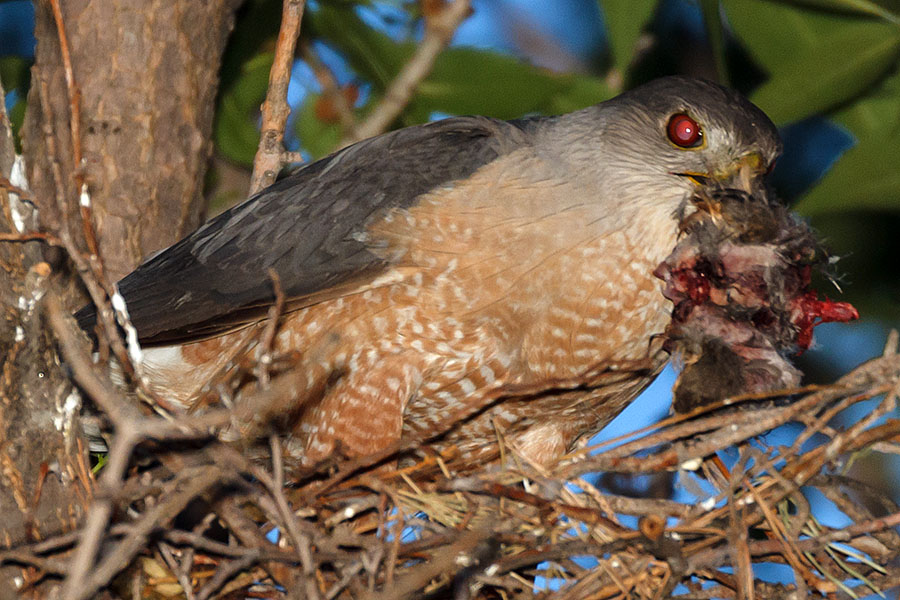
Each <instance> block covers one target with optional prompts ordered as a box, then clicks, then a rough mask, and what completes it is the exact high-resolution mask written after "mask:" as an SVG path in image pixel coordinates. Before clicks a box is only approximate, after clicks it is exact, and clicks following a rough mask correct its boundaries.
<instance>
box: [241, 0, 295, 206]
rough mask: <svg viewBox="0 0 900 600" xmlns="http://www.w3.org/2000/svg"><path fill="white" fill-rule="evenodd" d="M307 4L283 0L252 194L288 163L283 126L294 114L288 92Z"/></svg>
mask: <svg viewBox="0 0 900 600" xmlns="http://www.w3.org/2000/svg"><path fill="white" fill-rule="evenodd" d="M304 4H305V0H284V4H283V5H282V11H281V28H280V29H279V30H278V40H277V41H276V43H275V60H274V61H273V62H272V70H271V71H270V72H269V89H268V91H267V92H266V100H265V102H263V105H262V128H261V129H262V130H261V132H260V137H259V148H258V149H257V151H256V157H255V158H254V159H253V174H252V175H251V176H250V195H251V196H252V195H253V194H256V193H257V192H259V191H260V190H262V189H264V188H266V187H269V186H270V185H272V184H273V183H275V178H276V177H277V176H278V172H279V171H280V170H281V167H283V166H284V164H285V163H284V159H283V155H284V126H285V123H287V118H288V116H289V115H290V114H291V107H290V106H289V105H288V103H287V92H288V85H289V84H290V81H291V66H292V65H293V62H294V50H295V49H296V47H297V36H299V35H300V21H301V20H302V19H303V7H304Z"/></svg>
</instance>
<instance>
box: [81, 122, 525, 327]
mask: <svg viewBox="0 0 900 600" xmlns="http://www.w3.org/2000/svg"><path fill="white" fill-rule="evenodd" d="M525 137H527V136H526V135H525V133H524V132H523V129H520V128H519V127H517V126H515V125H512V124H509V123H505V122H502V121H496V120H492V119H486V118H482V117H460V118H453V119H446V120H443V121H438V122H435V123H429V124H427V125H420V126H416V127H409V128H406V129H401V130H399V131H395V132H392V133H388V134H385V135H382V136H379V137H375V138H372V139H369V140H365V141H363V142H360V143H358V144H354V145H353V146H350V147H348V148H345V149H343V150H341V151H339V152H336V153H335V154H332V155H331V156H329V157H326V158H323V159H321V160H319V161H316V162H314V163H311V164H308V165H306V166H303V167H301V168H300V169H299V170H298V171H297V172H295V173H293V174H292V175H290V176H288V177H286V178H284V179H282V180H281V181H278V182H277V183H275V184H274V185H272V186H271V187H269V188H267V189H265V190H263V191H262V192H260V193H259V194H257V195H256V196H254V197H252V198H250V199H249V200H247V201H246V202H244V203H242V204H240V205H238V206H236V207H234V208H232V209H230V210H228V211H226V212H225V213H223V214H221V215H219V216H217V217H216V218H214V219H212V220H210V221H209V222H208V223H206V224H205V225H204V226H203V227H201V228H200V229H198V230H197V231H195V232H194V233H192V234H191V235H189V236H188V237H186V238H185V239H183V240H181V241H180V242H178V243H177V244H175V245H173V246H171V247H170V248H168V249H166V250H164V251H162V252H160V253H159V254H157V255H155V256H154V257H153V258H151V259H150V260H149V261H147V262H145V263H144V264H142V265H141V266H139V267H138V268H137V269H136V270H135V271H133V272H132V273H131V274H129V275H127V276H126V277H125V278H124V279H122V281H120V282H119V291H120V293H121V294H122V295H123V297H124V298H125V301H126V303H127V305H128V311H129V313H130V315H131V320H132V323H133V324H134V326H135V327H136V328H137V330H138V334H139V337H140V338H141V340H142V341H143V342H144V343H175V342H185V341H191V340H195V339H202V338H205V337H211V336H214V335H217V334H220V333H224V332H226V331H228V330H230V329H233V328H235V327H236V326H238V325H240V324H243V323H248V322H252V321H254V320H258V319H260V318H263V317H264V315H265V310H266V307H267V306H268V305H271V303H272V302H273V301H274V294H273V288H272V281H271V279H270V277H269V269H274V270H275V272H276V273H278V275H279V277H280V280H281V285H282V288H283V290H284V292H285V294H286V295H287V296H288V297H289V298H291V299H303V298H309V297H321V296H322V295H323V291H327V290H332V289H333V290H335V291H338V290H340V289H346V287H348V286H351V285H352V284H354V282H359V281H361V280H365V279H366V278H371V277H374V276H377V275H378V274H379V273H381V272H383V271H384V270H385V268H386V267H387V262H386V260H385V259H384V258H380V257H379V256H376V254H374V253H373V252H371V251H370V249H369V248H368V247H367V246H366V245H365V244H364V243H363V242H361V241H358V239H357V238H358V237H359V236H355V235H354V234H357V233H359V232H362V231H363V229H364V228H365V226H366V224H367V222H369V220H370V219H371V218H372V217H373V215H377V214H381V213H382V212H383V211H385V210H387V209H390V208H394V207H401V208H405V207H409V206H411V205H413V204H414V203H415V201H416V198H417V197H418V196H420V195H421V194H423V193H425V192H428V191H429V190H432V189H434V188H436V187H438V186H441V185H446V184H448V183H450V182H452V181H456V180H460V179H465V178H467V177H469V176H470V175H471V174H472V173H474V172H475V171H476V170H478V169H479V168H480V167H482V166H484V165H485V164H487V163H489V162H491V161H493V160H494V159H496V158H497V157H498V156H499V155H501V154H503V153H506V152H508V151H510V150H512V149H514V148H515V147H517V146H518V145H519V144H521V143H522V142H523V140H524V139H525ZM294 305H301V306H302V305H303V303H302V302H294ZM76 317H77V319H78V322H79V324H80V325H81V327H82V328H84V329H85V330H87V331H91V330H92V329H93V326H94V323H95V320H96V314H95V309H94V307H93V306H92V305H91V306H86V307H84V308H82V309H81V310H80V311H79V312H78V313H77V315H76Z"/></svg>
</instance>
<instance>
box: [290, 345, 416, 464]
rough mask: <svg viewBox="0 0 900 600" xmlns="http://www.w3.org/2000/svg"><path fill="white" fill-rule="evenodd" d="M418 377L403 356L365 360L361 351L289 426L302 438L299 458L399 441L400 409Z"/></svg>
mask: <svg viewBox="0 0 900 600" xmlns="http://www.w3.org/2000/svg"><path fill="white" fill-rule="evenodd" d="M421 381H422V375H421V371H420V369H419V367H418V366H416V365H415V363H414V361H411V360H410V359H409V357H406V356H400V355H392V356H388V357H382V358H380V359H375V360H373V361H372V362H371V363H367V361H366V358H365V354H364V353H363V354H361V355H360V356H359V357H356V358H353V359H351V360H350V361H349V363H348V365H347V367H346V368H345V370H344V375H343V376H342V377H340V379H338V380H337V381H335V382H334V383H333V384H332V385H331V386H329V388H328V390H327V392H326V393H325V396H324V397H323V398H322V401H321V402H319V403H318V404H317V405H316V406H314V407H311V408H310V410H308V411H307V412H306V413H304V415H303V417H302V418H301V420H300V423H299V424H298V425H297V426H296V427H295V428H294V431H295V433H296V434H297V435H298V436H299V437H300V438H301V439H304V440H305V444H304V455H303V458H302V460H303V462H304V463H305V464H307V465H309V464H315V463H316V462H318V461H321V460H323V459H325V458H328V457H329V456H331V455H332V454H333V453H334V452H336V451H339V452H341V453H344V454H346V455H348V456H363V455H367V454H374V453H375V452H378V451H379V450H383V449H384V448H387V447H389V446H390V445H391V444H394V443H396V442H398V441H399V440H400V435H401V432H402V430H403V411H404V410H405V408H406V404H407V402H408V401H409V399H410V397H412V396H413V394H415V393H416V390H417V389H418V387H419V386H420V385H421Z"/></svg>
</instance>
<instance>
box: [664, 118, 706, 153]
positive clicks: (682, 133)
mask: <svg viewBox="0 0 900 600" xmlns="http://www.w3.org/2000/svg"><path fill="white" fill-rule="evenodd" d="M666 133H667V134H668V136H669V141H670V142H672V143H673V144H675V145H676V146H678V147H680V148H696V147H697V146H699V145H700V144H702V143H703V130H702V129H700V124H699V123H697V121H695V120H694V119H692V118H690V117H689V116H687V115H686V114H684V113H677V114H674V115H672V117H671V118H670V119H669V124H668V125H667V126H666Z"/></svg>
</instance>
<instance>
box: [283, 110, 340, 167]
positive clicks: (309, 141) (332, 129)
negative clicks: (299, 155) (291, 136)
mask: <svg viewBox="0 0 900 600" xmlns="http://www.w3.org/2000/svg"><path fill="white" fill-rule="evenodd" d="M321 97H322V96H321V94H307V95H306V98H304V100H303V105H302V106H301V107H300V109H299V110H298V112H297V118H296V120H295V121H294V132H295V133H296V134H297V139H298V140H300V146H301V147H302V148H303V149H304V150H306V151H307V152H309V154H310V156H311V157H312V158H313V160H315V159H317V158H321V157H323V156H325V155H327V154H328V153H329V152H332V151H333V150H334V149H335V148H336V147H337V145H338V142H340V140H341V134H342V131H341V126H340V123H325V122H323V121H321V120H319V118H318V117H317V116H316V103H317V102H318V101H319V99H320V98H321Z"/></svg>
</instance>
